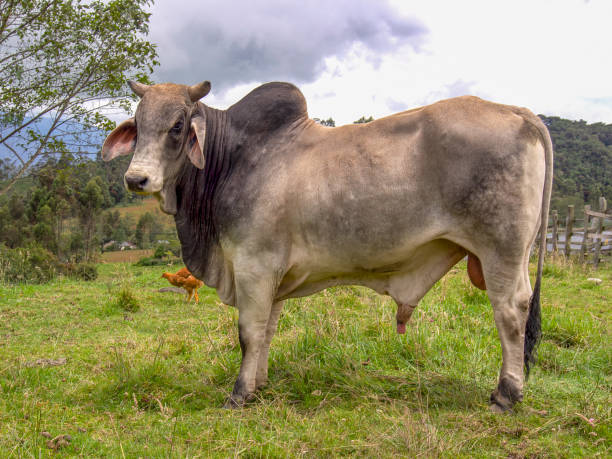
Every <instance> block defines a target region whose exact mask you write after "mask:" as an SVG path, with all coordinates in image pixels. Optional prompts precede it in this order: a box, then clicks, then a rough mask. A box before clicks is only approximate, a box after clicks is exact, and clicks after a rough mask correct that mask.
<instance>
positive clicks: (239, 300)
mask: <svg viewBox="0 0 612 459" xmlns="http://www.w3.org/2000/svg"><path fill="white" fill-rule="evenodd" d="M235 281H236V307H237V308H238V314H239V316H238V336H239V340H240V349H241V351H242V363H241V365H240V372H239V374H238V379H236V383H235V384H234V390H233V391H232V395H231V396H230V398H229V400H228V401H227V403H226V407H240V406H242V405H244V404H245V403H246V402H248V401H249V400H251V399H252V398H253V394H254V392H255V389H256V387H257V367H258V364H259V361H260V355H261V354H262V353H264V354H266V359H267V352H266V351H265V349H264V348H265V343H266V331H267V329H268V321H269V319H270V315H271V312H272V298H273V297H274V289H273V288H272V287H273V285H274V282H273V279H265V278H262V277H256V276H252V275H248V276H245V275H236V277H235ZM271 339H272V338H271V337H270V340H271Z"/></svg>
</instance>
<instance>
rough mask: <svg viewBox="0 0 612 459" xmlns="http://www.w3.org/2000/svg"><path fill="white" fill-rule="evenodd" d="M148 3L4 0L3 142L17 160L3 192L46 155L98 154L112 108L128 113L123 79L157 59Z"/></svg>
mask: <svg viewBox="0 0 612 459" xmlns="http://www.w3.org/2000/svg"><path fill="white" fill-rule="evenodd" d="M149 4H150V0H108V1H105V0H0V148H2V149H4V150H5V151H7V150H8V151H9V152H11V154H12V157H13V160H14V161H13V163H14V164H15V165H16V170H15V171H14V173H13V174H12V177H11V178H10V180H8V181H7V182H6V183H5V184H4V185H3V186H2V188H0V195H2V194H4V193H6V192H7V191H8V189H10V188H11V186H12V185H13V184H14V183H15V181H16V180H17V179H18V178H19V177H21V176H22V175H23V174H24V173H25V172H26V171H27V170H28V169H29V168H30V167H31V166H32V165H33V164H34V163H35V162H36V161H37V160H38V159H39V158H40V157H41V156H45V155H53V154H57V153H62V152H67V151H73V152H75V153H78V154H92V153H95V152H97V150H98V149H99V143H100V142H101V140H102V132H103V131H107V130H110V129H111V128H113V127H114V123H113V122H112V121H111V119H110V118H109V117H108V115H109V114H110V113H111V111H112V110H115V111H116V110H117V109H122V110H126V111H129V109H130V97H131V95H129V94H128V92H127V91H126V85H125V81H126V79H127V78H131V79H135V80H139V81H143V82H146V81H147V74H148V73H150V72H152V70H153V66H154V65H156V64H157V62H156V51H155V48H154V46H153V45H152V44H150V43H148V42H147V41H146V40H145V37H146V34H147V32H148V20H149V16H150V15H149V13H146V12H145V11H144V7H145V6H147V5H149Z"/></svg>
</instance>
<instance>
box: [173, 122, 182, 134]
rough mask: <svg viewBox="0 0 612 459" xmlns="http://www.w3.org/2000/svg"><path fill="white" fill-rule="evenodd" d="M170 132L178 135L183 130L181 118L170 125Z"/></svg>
mask: <svg viewBox="0 0 612 459" xmlns="http://www.w3.org/2000/svg"><path fill="white" fill-rule="evenodd" d="M170 132H171V133H172V134H175V135H178V134H180V133H181V132H183V120H178V121H177V122H176V123H175V125H174V126H172V129H170Z"/></svg>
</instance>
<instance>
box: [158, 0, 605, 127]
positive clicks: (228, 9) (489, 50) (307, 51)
mask: <svg viewBox="0 0 612 459" xmlns="http://www.w3.org/2000/svg"><path fill="white" fill-rule="evenodd" d="M151 12H152V16H151V27H150V37H149V38H150V39H151V41H153V42H154V43H156V44H157V45H158V52H159V57H160V62H161V65H160V67H159V68H158V69H157V70H156V73H155V74H154V76H153V78H154V80H155V81H157V82H162V81H172V82H176V83H186V84H193V83H196V82H198V81H201V80H210V81H211V83H212V88H213V89H212V91H211V93H210V95H208V96H207V97H206V99H205V102H206V103H207V104H209V105H211V106H213V107H217V108H226V107H228V106H229V105H231V104H232V103H234V102H236V101H238V100H239V99H240V98H241V97H242V96H244V95H245V94H246V93H247V92H249V91H250V90H251V89H253V88H254V87H256V86H257V85H258V84H260V83H263V82H267V81H290V82H292V83H294V84H296V85H297V86H298V87H299V88H300V89H301V90H302V91H303V92H304V95H305V96H306V100H307V101H308V110H309V113H310V116H311V117H318V118H328V117H330V116H331V117H332V118H334V119H335V120H336V124H337V125H339V124H346V123H351V122H352V121H354V120H356V119H358V118H359V117H361V116H362V115H365V116H370V115H372V116H374V117H375V118H380V117H382V116H385V115H388V114H391V113H394V112H397V111H400V110H405V109H408V108H412V107H416V106H420V105H424V104H428V103H431V102H434V101H436V100H439V99H443V98H447V97H453V96H459V95H463V94H473V95H477V96H480V97H483V98H486V99H490V100H494V101H497V102H502V103H509V104H514V105H522V106H526V107H529V108H530V109H531V110H533V111H534V112H536V113H543V114H547V115H558V116H562V117H565V118H570V119H584V120H587V121H589V122H597V121H603V122H606V123H612V26H611V25H610V21H611V20H612V1H611V0H512V1H509V0H462V1H456V0H421V1H416V0H325V1H323V0H300V1H291V0H223V1H219V0H157V1H156V3H155V4H154V5H153V6H152V7H151Z"/></svg>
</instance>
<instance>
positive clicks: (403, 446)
mask: <svg viewBox="0 0 612 459" xmlns="http://www.w3.org/2000/svg"><path fill="white" fill-rule="evenodd" d="M176 268H177V269H178V266H177V267H176ZM166 269H167V267H164V269H161V268H158V267H147V268H140V267H134V266H132V265H129V264H119V263H118V264H103V265H100V267H99V270H100V277H99V278H98V280H97V281H95V282H89V283H87V282H79V281H75V280H69V279H63V278H60V279H58V280H56V281H54V282H52V283H50V284H47V285H40V286H32V285H19V286H0V457H3V458H7V457H51V456H53V457H55V456H58V457H72V456H83V457H126V458H136V457H220V458H225V457H237V456H241V457H301V456H305V457H330V456H351V457H352V456H358V457H359V456H361V457H393V456H400V457H438V456H440V457H512V458H519V457H610V456H611V455H612V451H611V448H612V427H611V423H612V396H611V394H612V390H611V389H612V341H611V330H610V323H611V320H610V319H611V318H612V312H611V310H610V302H611V298H612V269H610V268H609V267H608V268H605V269H601V270H600V271H599V272H597V273H594V272H591V271H589V270H587V269H585V268H582V267H580V266H572V265H561V264H549V265H547V267H546V269H545V279H544V284H543V332H544V339H543V341H542V343H541V346H540V349H539V363H538V365H537V366H536V367H535V368H534V370H533V371H532V374H531V377H530V379H529V381H528V384H527V386H526V390H525V400H524V402H523V403H521V404H519V405H517V407H516V409H515V410H514V412H512V413H506V414H503V415H495V414H492V413H490V412H489V411H488V398H489V394H490V392H491V390H492V389H493V388H494V386H495V384H496V380H497V374H498V371H499V368H500V360H501V357H500V345H499V340H498V338H497V332H496V329H495V326H494V323H493V317H492V311H491V307H490V305H489V303H488V300H487V298H486V294H484V293H482V292H480V291H478V290H476V289H474V288H473V287H472V286H471V285H470V284H469V282H468V280H467V276H466V274H465V265H464V264H460V265H458V266H457V267H456V269H453V270H452V271H451V273H449V275H447V276H446V277H445V278H444V279H442V280H441V281H440V282H438V283H437V284H436V285H435V287H434V288H433V289H432V291H431V292H430V293H429V294H428V295H427V296H426V298H425V299H424V300H423V301H422V303H421V305H420V306H419V308H418V309H417V311H416V312H415V314H414V316H413V318H412V321H411V323H410V327H409V330H408V332H407V333H406V335H397V334H395V324H394V315H395V307H394V305H393V304H392V303H391V301H390V300H389V299H388V298H386V297H382V296H379V295H376V294H375V293H373V292H371V291H369V290H367V289H364V288H355V287H342V288H334V289H329V290H326V291H324V292H321V293H319V294H317V295H314V296H311V297H308V298H302V299H297V300H290V301H288V302H287V304H286V307H285V310H284V312H283V315H282V316H281V321H280V324H279V331H278V334H277V336H276V337H275V339H274V341H273V342H272V349H271V355H270V359H271V362H270V383H269V386H268V387H267V388H266V389H265V390H263V391H262V392H261V393H260V394H259V399H258V400H257V401H256V402H255V403H252V404H251V405H249V406H248V407H246V408H245V409H242V410H225V409H223V408H221V406H222V404H223V402H224V400H225V398H226V397H227V396H228V394H229V392H230V391H231V389H232V385H233V382H234V379H235V377H236V375H237V371H238V367H239V363H240V348H239V344H238V336H237V327H236V324H237V313H236V311H235V310H234V309H233V308H230V307H227V306H224V305H223V304H221V303H220V302H219V300H218V298H217V297H216V295H215V293H214V292H213V291H212V290H207V289H205V288H203V289H201V290H200V292H201V293H200V298H201V299H200V304H198V305H196V304H194V303H191V304H186V303H185V302H184V298H183V297H182V296H181V295H177V294H173V293H158V292H157V289H158V288H160V287H163V286H166V285H167V284H165V283H164V282H165V281H164V280H163V279H160V278H159V276H160V274H161V271H162V270H166ZM589 277H598V278H600V279H602V280H603V282H602V284H601V285H596V284H595V283H593V282H590V281H587V278H589ZM126 286H127V287H129V289H131V291H132V293H133V294H134V295H135V297H136V299H137V300H138V302H139V304H140V309H139V310H138V311H127V310H124V309H122V308H121V307H120V306H119V305H118V304H117V303H116V301H117V298H118V294H119V292H120V290H121V289H122V288H124V287H126ZM66 435H68V436H69V437H65V436H66Z"/></svg>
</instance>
